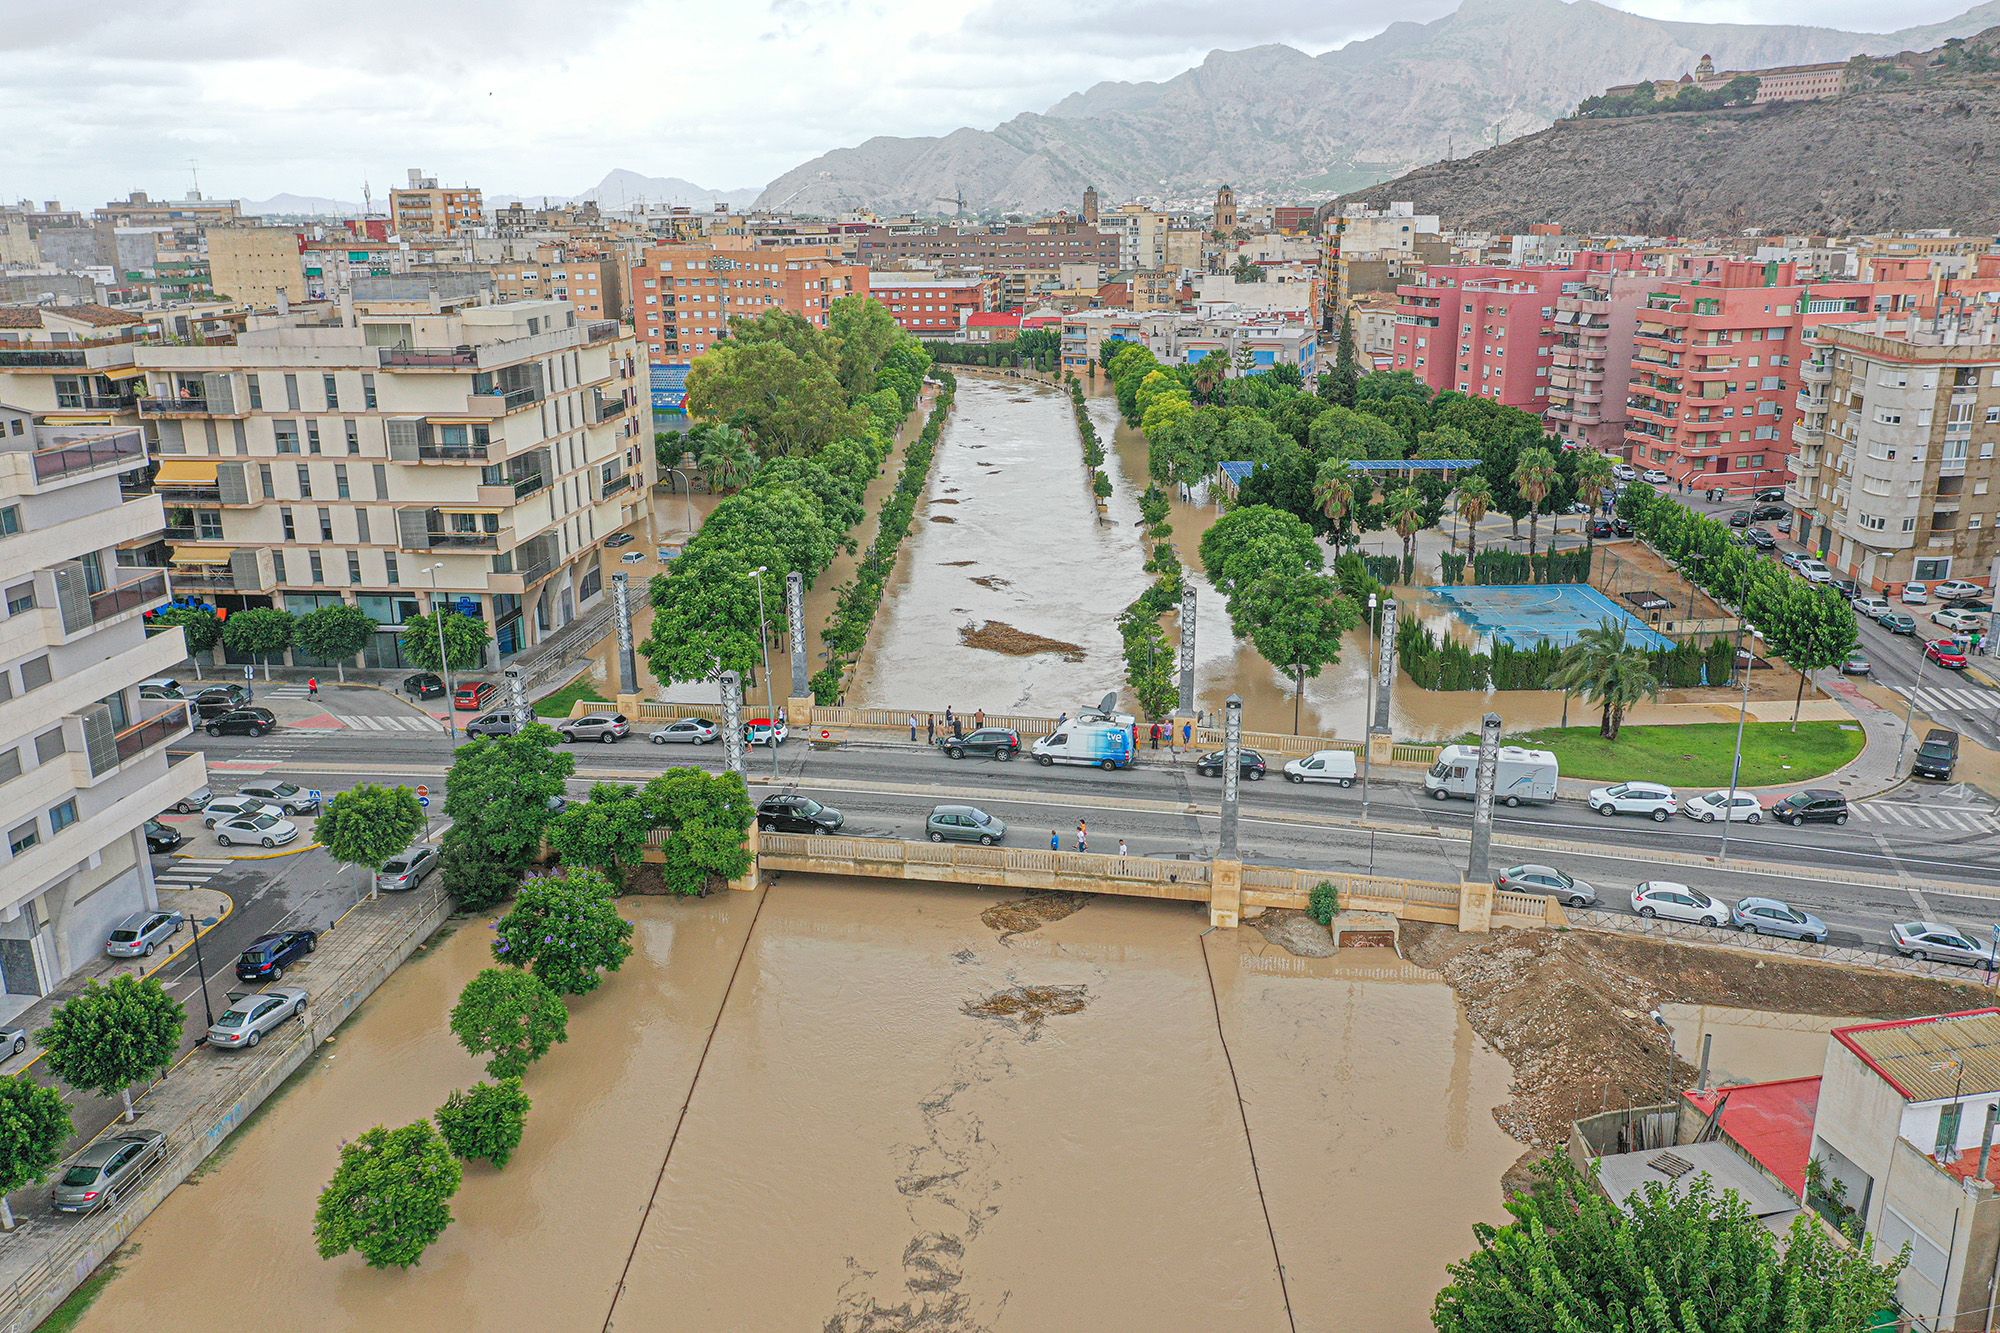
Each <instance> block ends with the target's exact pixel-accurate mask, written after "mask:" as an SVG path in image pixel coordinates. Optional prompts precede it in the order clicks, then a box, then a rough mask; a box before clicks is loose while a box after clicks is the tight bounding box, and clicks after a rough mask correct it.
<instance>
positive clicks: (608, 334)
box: [583, 319, 619, 347]
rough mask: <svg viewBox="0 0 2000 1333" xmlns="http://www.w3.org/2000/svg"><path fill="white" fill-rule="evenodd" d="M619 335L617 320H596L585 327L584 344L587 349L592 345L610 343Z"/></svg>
mask: <svg viewBox="0 0 2000 1333" xmlns="http://www.w3.org/2000/svg"><path fill="white" fill-rule="evenodd" d="M618 333H619V323H618V321H617V320H615V319H594V320H591V321H590V322H589V323H587V324H585V325H584V326H583V342H584V345H585V346H586V347H587V346H589V345H590V344H592V343H601V342H609V341H611V340H612V339H613V338H616V337H617V336H618Z"/></svg>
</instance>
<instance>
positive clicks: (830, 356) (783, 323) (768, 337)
mask: <svg viewBox="0 0 2000 1333" xmlns="http://www.w3.org/2000/svg"><path fill="white" fill-rule="evenodd" d="M724 345H726V346H730V347H737V348H748V347H758V346H771V345H776V346H779V347H783V348H785V349H786V350H788V351H790V352H791V353H792V354H793V355H795V356H797V357H798V358H799V359H800V360H801V361H803V362H805V363H806V364H807V365H809V366H812V367H814V368H816V369H824V370H829V371H830V370H833V369H834V368H835V366H836V364H837V362H836V358H835V350H834V345H833V340H832V339H830V338H828V337H827V335H826V331H825V330H823V329H821V328H820V327H819V326H818V325H816V324H814V323H812V322H811V321H810V320H808V319H807V318H806V317H805V316H803V315H800V314H796V313H794V312H792V311H790V310H786V309H784V308H783V307H782V306H771V307H768V308H766V309H764V310H762V311H760V312H758V314H757V315H756V316H755V317H754V318H745V317H743V316H740V315H739V316H738V317H737V318H735V319H732V320H731V321H730V322H729V337H728V340H727V342H726V343H725V344H724Z"/></svg>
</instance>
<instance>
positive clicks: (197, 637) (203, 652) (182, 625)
mask: <svg viewBox="0 0 2000 1333" xmlns="http://www.w3.org/2000/svg"><path fill="white" fill-rule="evenodd" d="M150 623H152V624H154V625H165V626H168V627H170V628H171V627H178V628H179V629H180V632H181V634H182V636H183V637H184V638H185V639H186V641H187V651H188V657H189V658H190V659H191V660H192V661H193V662H194V676H195V679H196V680H200V679H201V663H202V659H203V658H206V657H207V656H208V655H209V654H210V653H212V652H214V651H215V645H216V644H218V643H220V642H222V622H221V621H220V620H217V619H216V618H215V612H213V611H204V610H202V609H201V608H199V607H194V606H170V607H168V608H167V609H166V610H164V611H162V612H160V613H159V614H158V615H156V616H154V617H153V619H152V621H151V622H150Z"/></svg>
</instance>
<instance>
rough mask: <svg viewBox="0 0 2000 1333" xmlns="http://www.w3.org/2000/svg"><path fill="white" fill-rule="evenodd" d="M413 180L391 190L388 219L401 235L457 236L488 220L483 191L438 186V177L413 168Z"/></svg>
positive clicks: (411, 174) (411, 177) (468, 187)
mask: <svg viewBox="0 0 2000 1333" xmlns="http://www.w3.org/2000/svg"><path fill="white" fill-rule="evenodd" d="M409 181H410V183H409V184H408V185H405V186H402V187H401V188H398V189H394V190H391V191H389V221H390V224H391V226H392V227H393V228H394V230H395V232H396V234H397V235H399V236H455V235H457V234H458V233H459V232H461V231H467V230H470V229H472V228H474V227H477V226H479V225H480V224H481V223H483V222H484V221H485V219H486V206H485V201H484V198H483V196H482V195H481V193H480V191H479V190H478V189H476V188H474V187H472V186H470V185H464V186H458V187H455V188H454V187H452V186H444V187H442V188H440V187H439V185H438V183H437V177H435V176H426V175H424V173H423V172H422V171H419V170H418V169H417V168H415V167H412V168H410V176H409Z"/></svg>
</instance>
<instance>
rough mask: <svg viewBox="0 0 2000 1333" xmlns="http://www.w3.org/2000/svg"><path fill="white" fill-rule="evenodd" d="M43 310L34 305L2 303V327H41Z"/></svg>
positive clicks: (0, 310)
mask: <svg viewBox="0 0 2000 1333" xmlns="http://www.w3.org/2000/svg"><path fill="white" fill-rule="evenodd" d="M40 327H42V312H41V311H40V310H39V309H37V308H36V307H34V306H25V305H0V329H39V328H40Z"/></svg>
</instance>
